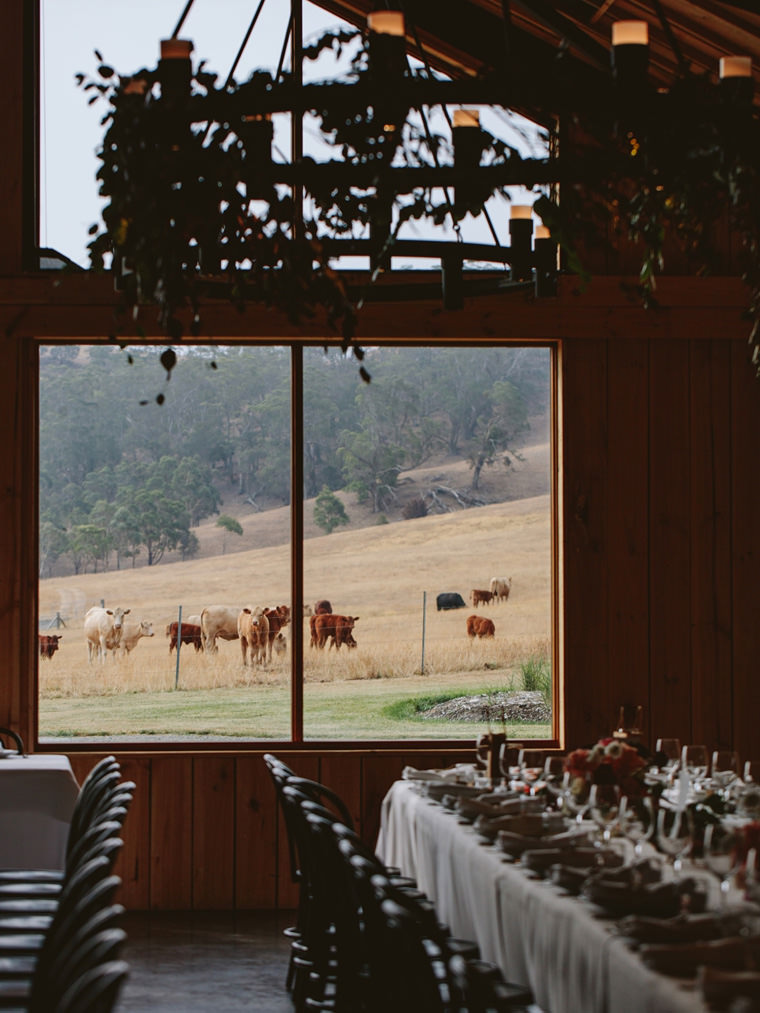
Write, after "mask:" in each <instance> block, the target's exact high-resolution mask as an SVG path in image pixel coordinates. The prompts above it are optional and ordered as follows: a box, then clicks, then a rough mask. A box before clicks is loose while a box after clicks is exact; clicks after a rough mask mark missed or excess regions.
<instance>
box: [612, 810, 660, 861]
mask: <svg viewBox="0 0 760 1013" xmlns="http://www.w3.org/2000/svg"><path fill="white" fill-rule="evenodd" d="M619 822H620V829H621V831H622V832H623V834H624V835H625V837H626V838H627V839H628V840H629V841H630V842H631V844H632V845H633V861H634V864H635V863H636V862H638V861H639V860H640V859H641V856H642V854H643V852H644V843H645V842H646V841H648V840H650V838H651V837H652V836H653V835H654V831H655V810H654V807H653V805H652V799H651V798H650V797H649V795H644V796H643V797H642V798H637V799H631V798H628V800H627V804H626V806H625V808H624V809H623V811H622V813H621V815H620V820H619Z"/></svg>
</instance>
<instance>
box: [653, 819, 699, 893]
mask: <svg viewBox="0 0 760 1013" xmlns="http://www.w3.org/2000/svg"><path fill="white" fill-rule="evenodd" d="M693 843H694V842H693V838H692V821H691V817H690V815H689V811H688V809H666V808H665V807H664V806H661V807H660V809H659V811H658V813H657V847H658V848H659V849H660V851H662V852H663V854H664V855H666V856H667V858H668V859H670V865H671V868H672V869H673V873H674V875H676V876H677V875H678V874H679V873H680V872H681V868H682V865H683V859H684V858H685V857H686V856H687V855H688V854H689V853H690V852H691V849H692V846H693Z"/></svg>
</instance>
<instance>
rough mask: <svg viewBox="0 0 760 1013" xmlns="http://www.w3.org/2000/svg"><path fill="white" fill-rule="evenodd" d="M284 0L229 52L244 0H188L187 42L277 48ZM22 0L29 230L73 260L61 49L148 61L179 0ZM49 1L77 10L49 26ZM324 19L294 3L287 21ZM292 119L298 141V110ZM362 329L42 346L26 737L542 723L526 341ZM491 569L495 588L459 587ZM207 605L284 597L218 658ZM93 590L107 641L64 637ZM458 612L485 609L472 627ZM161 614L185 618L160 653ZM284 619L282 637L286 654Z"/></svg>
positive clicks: (487, 229) (274, 61)
mask: <svg viewBox="0 0 760 1013" xmlns="http://www.w3.org/2000/svg"><path fill="white" fill-rule="evenodd" d="M255 6H257V5H255ZM289 8H290V5H289V4H287V3H281V2H279V0H270V2H268V3H266V4H264V5H263V7H262V8H261V17H260V18H258V16H257V23H256V26H255V31H254V32H253V33H252V35H251V36H250V39H249V41H248V42H247V43H246V45H245V46H244V47H243V48H242V49H241V50H240V52H238V47H239V46H240V43H241V41H242V40H243V38H244V37H245V36H246V30H247V28H248V26H249V24H250V22H251V19H252V17H253V16H254V13H253V11H252V9H251V5H250V4H249V3H248V2H247V0H225V3H224V5H223V13H222V14H220V5H219V4H215V3H210V2H208V0H197V2H196V3H194V4H193V5H192V6H191V8H190V9H189V13H188V15H187V19H186V20H185V22H184V23H183V26H182V32H181V34H182V36H183V37H185V38H190V39H193V40H194V43H195V52H194V59H195V60H196V62H197V60H200V59H203V60H205V61H206V66H207V68H208V69H209V70H212V71H214V72H216V73H218V74H219V75H220V77H221V78H222V79H223V78H224V77H225V76H226V74H227V72H228V71H229V70H230V69H231V68H232V67H233V66H234V69H235V77H236V78H237V79H238V80H245V79H246V78H247V77H248V75H249V74H250V73H251V72H252V71H253V70H254V69H257V68H265V69H268V70H270V71H274V70H275V69H276V67H277V66H278V62H279V61H280V59H281V58H282V59H283V60H284V63H285V66H286V67H287V66H288V62H289V52H288V48H287V46H284V41H285V37H286V32H287V25H288V21H289V13H290V9H289ZM40 10H41V31H40V37H41V45H42V53H41V61H40V62H41V68H42V77H41V82H40V84H41V88H40V96H41V101H40V109H41V127H42V131H41V137H40V151H41V164H40V181H41V191H40V235H39V245H40V246H41V247H43V248H45V249H48V250H53V251H57V252H58V253H59V254H60V255H61V258H60V259H58V260H56V259H55V258H53V259H51V258H48V259H46V260H45V261H43V263H45V264H53V265H60V263H61V262H62V261H65V260H67V259H68V260H70V261H73V262H74V263H75V264H78V265H81V266H82V267H86V266H88V255H87V243H88V229H89V227H90V226H91V225H92V223H94V222H95V221H96V220H97V219H98V217H99V213H100V203H99V198H98V195H97V183H96V179H95V174H96V172H97V169H98V163H97V160H96V157H95V152H96V150H97V149H98V147H99V145H100V143H101V141H102V136H103V127H102V124H101V122H100V120H101V117H102V115H103V112H104V109H103V108H101V103H98V102H95V103H94V104H88V99H89V98H90V97H91V94H86V93H84V92H83V91H82V90H81V89H79V88H77V87H76V84H75V76H76V75H77V74H78V73H84V74H86V75H88V76H90V75H92V74H93V73H94V72H95V68H96V67H97V65H98V63H99V62H100V60H101V56H102V60H103V61H104V62H105V63H107V64H109V65H112V66H113V67H115V68H116V69H117V71H119V72H124V73H130V72H133V71H136V70H138V69H139V68H140V67H143V66H151V65H153V64H154V62H155V60H156V58H157V56H158V40H160V39H161V38H166V37H168V36H170V35H171V34H172V31H173V29H174V27H175V25H176V23H177V21H178V18H179V17H180V15H181V14H182V12H183V11H184V10H185V3H184V0H182V2H179V3H178V2H177V0H151V2H150V3H147V2H144V0H139V2H136V3H132V4H130V5H129V6H128V9H127V7H125V6H124V5H123V4H121V5H116V4H113V3H103V2H102V0H97V2H96V0H71V2H70V3H66V4H60V3H57V2H54V0H40ZM257 10H258V6H257ZM71 23H76V24H78V25H86V26H87V30H86V32H77V33H74V34H73V35H72V33H71V32H70V31H68V27H69V25H70V24H71ZM335 24H336V19H335V18H334V17H333V16H332V15H330V14H327V13H325V12H324V11H323V10H321V9H319V8H318V7H316V6H315V5H313V4H310V3H307V2H305V3H304V4H303V28H304V37H305V39H306V40H307V41H308V40H310V39H311V40H313V39H314V38H315V37H316V36H317V35H319V34H321V33H322V32H323V31H324V30H325V29H327V28H333V27H335ZM96 50H97V51H99V53H100V54H101V56H96V55H95V54H94V51H96ZM238 57H239V59H238ZM347 58H348V55H347V54H346V53H345V52H344V53H343V55H342V57H341V59H343V60H344V61H345V60H346V59H347ZM332 59H333V56H332V54H330V53H324V54H322V56H321V57H320V59H319V60H318V61H316V63H307V64H306V65H305V67H304V73H305V75H306V76H307V78H308V76H309V75H312V76H314V77H320V78H321V77H329V76H330V75H331V72H332V69H334V68H331V67H330V66H325V61H330V60H332ZM437 115H438V117H439V119H440V121H441V123H442V122H443V119H442V114H441V113H440V111H439V112H438V114H437ZM489 116H490V114H489V113H487V112H486V111H485V110H484V117H485V119H486V120H488V122H487V123H486V122H485V120H484V125H485V126H486V127H487V129H489V130H491V131H492V132H493V133H494V134H495V135H496V136H498V137H500V138H501V139H503V140H505V141H506V142H507V143H509V144H510V145H512V146H514V147H515V148H517V149H518V150H521V151H525V152H526V153H528V152H532V153H535V147H536V145H539V146H540V144H541V141H540V139H539V135H538V132H537V131H536V129H535V128H534V127H532V126H531V125H530V124H526V123H525V121H522V120H519V122H517V120H518V119H519V118H517V117H513V116H512V115H511V114H509V115H507V114H505V115H504V117H503V118H501V119H498V118H497V119H496V120H493V122H491V120H492V119H493V117H492V116H490V118H489ZM286 121H287V122H286ZM441 123H438V124H437V123H436V122H435V121H434V122H433V124H432V125H433V128H434V130H436V129H438V128H439V127H440V126H441ZM290 128H291V124H290V122H289V120H288V117H287V115H286V114H277V116H275V149H276V158H277V160H287V159H289V157H290V143H291V138H290ZM302 135H303V137H302V139H303V147H304V152H305V153H306V154H315V151H314V148H315V145H318V144H319V143H320V142H319V139H318V138H317V137H316V132H315V130H314V129H313V124H311V122H310V121H309V119H308V117H306V119H305V121H304V124H303V130H302ZM317 153H318V152H317ZM523 196H524V195H521V194H517V193H515V194H513V198H515V199H517V200H518V202H520V201H522V199H523ZM306 210H307V211H308V208H306ZM508 220H509V211H508V208H507V207H506V205H504V203H503V202H502V206H501V207H499V208H497V209H495V211H494V214H493V218H492V221H491V222H489V223H488V226H487V225H486V220H485V216H483V215H480V216H478V217H477V218H473V217H472V216H471V215H468V216H467V217H466V219H465V220H463V221H462V222H461V224H460V226H459V227H458V229H457V231H458V232H459V235H460V236H461V238H464V239H465V240H469V241H486V242H488V241H490V239H491V233H492V231H494V230H495V232H496V233H498V235H499V239H500V241H501V242H502V243H504V242H506V241H507V238H508V236H507V230H508ZM404 228H406V229H409V230H410V233H409V234H414V235H416V234H417V230H418V229H420V230H422V231H424V228H423V226H422V225H421V224H419V223H418V224H415V223H414V222H412V223H407V224H406V225H405V226H404ZM446 228H447V229H448V235H449V237H452V236H453V235H454V230H453V228H452V226H451V225H450V223H449V224H448V225H447V226H446ZM444 231H445V230H444ZM357 259H358V258H357ZM396 259H398V258H396ZM365 261H366V258H365ZM340 266H344V267H345V266H350V267H352V268H353V267H356V268H359V269H361V268H364V267H366V263H365V262H361V263H355V262H354V260H353V259H348V260H343V261H341V263H340ZM393 266H394V267H400V266H402V265H401V264H400V263H395V262H394V265H393ZM403 266H408V265H403ZM414 266H416V267H426V268H429V267H431V268H432V269H433V270H438V269H439V267H440V262H439V261H438V260H436V261H434V262H430V263H424V264H423V263H421V262H419V261H415V262H414ZM107 326H108V323H107V321H106V319H105V315H104V327H107ZM366 351H367V360H366V363H365V364H366V365H367V367H368V369H369V372H370V373H371V374H372V382H371V383H370V384H369V385H365V384H363V383H362V382H361V380H360V379H359V375H358V367H357V362H356V361H355V360H353V359H352V358H348V359H346V358H344V357H343V356H342V355H341V354H340V353H339V352H338V351H337V350H331V351H330V352H329V353H326V352H325V351H324V350H323V349H322V348H313V347H309V346H308V344H305V345H304V347H303V348H300V347H295V348H294V349H291V348H290V347H284V346H281V345H277V344H276V342H275V341H273V343H272V344H271V345H261V344H258V345H257V346H255V347H254V346H242V345H237V346H235V347H231V346H230V347H215V348H213V349H212V348H209V347H202V346H197V347H185V348H184V349H183V351H182V352H181V354H180V362H179V363H178V365H177V367H176V368H175V369H174V370H173V372H172V378H171V382H167V381H166V376H165V373H164V371H163V370H162V368H161V366H160V364H159V362H158V357H159V354H160V351H159V350H156V349H155V348H151V347H136V348H132V349H128V350H119V349H118V348H117V347H115V346H114V345H113V344H92V345H76V344H70V345H63V344H56V345H43V346H41V348H40V504H39V505H40V511H39V513H40V531H39V534H40V573H39V578H40V584H39V615H40V634H41V635H42V636H45V637H47V638H51V637H55V638H59V639H58V640H57V643H56V644H53V643H52V642H51V641H46V644H47V647H46V652H47V654H50V655H51V656H50V657H46V656H41V658H40V663H39V676H40V678H39V690H40V698H39V734H40V737H41V739H42V740H43V741H47V740H55V741H58V742H60V741H61V740H62V739H64V738H69V739H71V738H76V739H80V740H81V739H83V738H98V739H100V738H118V739H125V738H126V739H139V738H140V737H143V736H146V737H149V738H150V739H151V740H155V739H156V738H158V737H168V738H170V739H176V738H182V739H187V738H188V737H190V738H193V739H195V740H197V739H200V738H210V739H218V738H225V737H239V738H246V739H273V740H288V739H290V737H291V735H293V734H294V733H295V734H296V736H297V737H301V736H302V737H303V738H305V739H311V740H317V739H318V740H338V741H345V740H359V739H361V740H386V741H387V740H394V739H404V740H411V739H432V738H436V739H442V738H444V739H459V738H472V737H473V736H474V735H475V734H477V733H479V732H480V731H482V730H484V728H486V727H487V725H488V723H489V722H490V723H492V724H493V723H494V722H500V721H501V720H502V719H505V720H507V722H508V725H509V731H510V734H512V735H513V736H517V735H519V736H520V737H534V738H541V739H544V738H547V737H550V736H551V735H552V732H553V730H555V729H554V723H553V714H554V710H553V703H554V701H553V699H552V687H553V684H554V682H556V672H555V671H554V669H555V668H556V665H554V658H555V654H556V644H555V638H554V636H553V628H554V617H555V614H556V607H555V604H554V602H555V600H556V580H555V573H556V560H555V559H554V555H553V548H552V546H553V545H554V544H556V540H553V536H552V532H553V527H554V524H555V523H556V522H555V503H554V492H553V490H554V470H553V463H552V462H553V461H554V456H553V453H552V446H553V427H554V425H555V421H554V413H553V401H552V397H553V390H554V387H555V385H554V382H553V377H554V369H555V366H554V362H553V355H552V350H551V349H550V348H548V347H537V346H534V347H525V346H519V345H506V344H502V345H499V344H498V343H497V344H494V346H492V347H467V346H466V344H465V343H464V342H463V343H462V344H461V345H460V346H458V347H434V343H431V344H429V345H427V346H421V347H411V346H404V347H389V346H387V345H386V346H383V347H375V348H368V349H367V350H366ZM294 375H295V376H297V377H298V378H299V379H298V382H297V383H295V384H294V382H293V379H294ZM294 390H296V391H302V397H301V396H300V394H299V397H298V403H297V404H294V403H293V391H294ZM159 393H160V394H162V395H163V396H164V399H165V400H164V403H163V404H160V405H159V404H158V403H157V402H156V395H157V394H159ZM294 441H295V442H294ZM301 445H303V457H302V459H299V465H300V466H299V467H297V468H295V473H296V475H297V478H298V483H297V484H298V486H299V487H298V488H293V487H292V474H293V473H294V469H293V465H292V460H291V458H292V456H293V454H292V448H293V447H294V446H296V447H299V448H300V447H301ZM301 479H302V482H301ZM294 511H295V513H294ZM301 518H302V520H303V542H301V539H300V537H297V536H296V535H294V532H298V531H300V526H301V525H300V519H301ZM294 521H295V522H297V523H294ZM294 538H297V544H295V543H294ZM492 580H495V581H496V582H497V583H496V584H495V585H494V587H495V589H496V591H495V594H496V596H495V597H494V598H493V599H490V600H486V601H477V602H476V604H473V603H472V594H473V592H478V591H479V592H485V594H486V595H490V594H491V586H492ZM294 582H295V583H294ZM294 587H296V588H298V589H301V590H302V596H303V603H304V606H305V611H306V612H307V613H308V612H309V611H314V609H315V607H316V606H317V604H318V603H320V602H321V603H324V602H325V601H326V602H328V603H329V605H330V608H331V609H332V612H331V613H329V614H328V618H322V619H319V618H314V617H312V616H309V615H308V614H306V615H301V608H300V607H299V609H298V613H299V614H298V616H297V617H296V616H295V615H294V614H293V613H294V609H293V601H292V595H293V589H294ZM210 606H214V607H219V606H227V607H228V610H229V611H230V613H231V614H232V615H233V616H237V614H238V613H239V612H240V611H241V610H242V609H244V608H248V609H250V610H251V614H252V615H256V611H257V609H268V610H273V609H276V608H280V609H281V610H283V609H285V608H286V609H287V610H289V612H290V617H289V622H288V623H287V624H286V625H285V626H284V627H283V629H282V630H281V631H277V632H278V633H279V635H278V636H276V637H274V638H273V639H272V645H271V656H269V653H268V656H267V657H266V659H265V662H264V663H263V664H251V663H250V657H248V658H247V660H248V662H249V663H248V664H246V665H244V663H243V656H242V652H241V644H240V641H239V639H237V637H236V633H237V629H236V620H235V624H234V625H235V629H234V631H233V630H232V629H230V633H229V635H230V636H234V637H235V638H234V639H231V640H227V639H224V638H223V637H221V638H218V639H217V642H216V644H215V649H213V650H207V649H206V648H205V647H204V646H203V645H201V644H200V643H199V642H197V641H196V642H195V643H194V642H193V639H192V638H193V628H194V627H195V626H196V625H197V623H198V620H199V619H200V617H201V614H202V612H203V610H204V608H206V607H210ZM93 607H94V608H104V609H110V610H112V611H113V610H118V609H123V610H127V609H128V610H129V611H128V613H127V616H126V620H125V622H126V625H125V627H124V629H125V630H126V631H127V634H126V637H125V640H126V642H128V643H129V644H130V648H131V649H130V650H129V651H126V650H123V649H122V645H120V646H119V649H118V650H116V651H112V650H110V649H109V650H107V657H106V658H105V660H104V662H103V661H102V659H101V658H99V657H97V656H95V657H93V658H92V660H90V655H91V653H93V654H95V655H97V649H95V648H93V651H92V652H91V651H90V650H88V647H87V640H86V637H85V616H86V613H87V611H88V610H89V609H90V608H93ZM322 607H324V605H323V606H322ZM329 615H331V616H333V617H334V618H329ZM473 615H474V616H477V617H479V618H480V619H483V620H485V621H486V622H485V623H484V625H483V627H482V628H481V629H480V630H479V631H478V632H475V631H474V630H473V629H470V631H469V632H468V627H467V620H468V617H470V616H473ZM338 617H343V618H342V619H341V618H338ZM223 618H224V617H223V616H220V617H219V619H220V622H221V621H222V620H223ZM277 621H278V620H277V619H271V621H270V619H269V618H268V622H269V623H270V629H271V628H272V627H274V626H275V625H276V623H277ZM172 623H181V624H182V626H183V628H184V632H185V635H186V637H187V638H188V641H189V642H188V643H185V644H183V645H181V646H180V651H179V658H178V655H177V651H176V650H172V649H171V647H170V645H171V625H172ZM295 623H298V624H299V625H298V629H299V632H300V634H301V635H302V638H303V645H304V646H303V651H302V652H296V654H295V656H294V651H293V630H294V624H295ZM141 624H142V625H141ZM301 624H302V626H301ZM489 624H493V635H492V636H491V635H488V634H490V633H491V629H490V626H489ZM471 625H472V624H471ZM167 631H169V636H168V637H167ZM470 633H473V635H472V636H471V635H470ZM480 633H483V634H485V635H482V636H481V635H479V634H480ZM141 634H142V635H141ZM298 640H299V637H296V641H298ZM132 641H134V643H133V644H132ZM196 646H197V647H199V650H198V651H197V652H196V650H195V648H196ZM505 694H506V695H505ZM507 704H509V706H507Z"/></svg>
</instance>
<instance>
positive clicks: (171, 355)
mask: <svg viewBox="0 0 760 1013" xmlns="http://www.w3.org/2000/svg"><path fill="white" fill-rule="evenodd" d="M161 365H162V366H163V367H164V369H165V370H166V374H167V379H169V380H170V379H171V375H172V370H173V369H174V367H175V366H176V365H177V353H176V352H175V351H174V349H173V348H166V349H164V351H163V352H162V353H161Z"/></svg>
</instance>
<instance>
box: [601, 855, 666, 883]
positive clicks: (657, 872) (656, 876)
mask: <svg viewBox="0 0 760 1013" xmlns="http://www.w3.org/2000/svg"><path fill="white" fill-rule="evenodd" d="M610 864H611V863H607V865H608V866H609V865H610ZM617 865H618V866H619V868H617V870H615V871H613V870H612V869H610V868H607V869H605V870H603V871H600V872H599V876H600V878H602V879H603V880H604V881H605V882H613V881H614V882H616V883H623V884H625V885H626V886H631V887H635V886H641V885H643V884H645V883H658V882H659V881H660V880H661V879H662V867H661V866H660V864H659V862H656V861H654V860H653V859H650V858H646V859H644V861H642V862H636V864H635V865H624V864H623V863H622V862H618V863H617Z"/></svg>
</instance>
